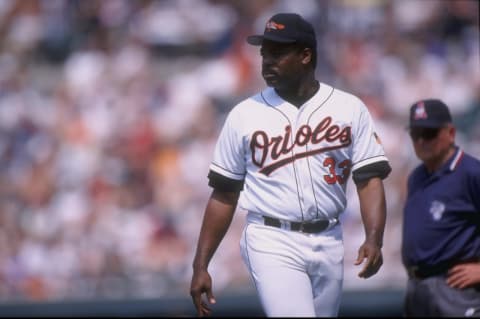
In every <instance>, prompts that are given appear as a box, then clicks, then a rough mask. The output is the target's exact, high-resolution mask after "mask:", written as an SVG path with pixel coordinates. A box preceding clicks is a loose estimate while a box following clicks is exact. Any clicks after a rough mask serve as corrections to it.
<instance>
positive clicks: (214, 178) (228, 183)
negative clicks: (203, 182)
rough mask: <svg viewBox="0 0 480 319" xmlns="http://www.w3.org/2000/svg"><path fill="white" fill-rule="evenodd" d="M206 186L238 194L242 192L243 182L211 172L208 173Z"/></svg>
mask: <svg viewBox="0 0 480 319" xmlns="http://www.w3.org/2000/svg"><path fill="white" fill-rule="evenodd" d="M208 179H209V180H208V185H209V186H210V187H212V188H215V189H218V190H221V191H225V192H240V191H242V190H243V184H244V180H243V179H241V180H239V179H232V178H229V177H226V176H223V175H221V174H219V173H217V172H215V171H213V170H210V172H209V173H208Z"/></svg>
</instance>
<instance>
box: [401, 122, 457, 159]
mask: <svg viewBox="0 0 480 319" xmlns="http://www.w3.org/2000/svg"><path fill="white" fill-rule="evenodd" d="M455 131H456V130H455V127H454V126H453V125H452V124H448V125H446V126H444V127H440V128H435V129H432V128H421V127H418V128H411V129H410V136H411V138H412V143H413V147H414V149H415V154H416V155H417V157H418V158H419V159H420V160H422V161H423V162H425V163H427V164H432V165H435V166H436V164H440V163H443V162H444V160H445V159H446V156H447V155H448V152H449V151H450V150H451V148H452V146H453V145H454V144H455Z"/></svg>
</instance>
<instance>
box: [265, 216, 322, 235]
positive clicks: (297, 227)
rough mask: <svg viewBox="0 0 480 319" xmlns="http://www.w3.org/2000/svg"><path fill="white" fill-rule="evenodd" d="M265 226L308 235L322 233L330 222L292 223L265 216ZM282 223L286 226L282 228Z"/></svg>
mask: <svg viewBox="0 0 480 319" xmlns="http://www.w3.org/2000/svg"><path fill="white" fill-rule="evenodd" d="M263 220H264V221H265V225H267V226H273V227H277V228H284V227H285V229H288V230H293V231H298V232H302V233H307V234H315V233H320V232H322V231H324V230H325V229H327V228H328V226H329V225H330V222H329V221H328V220H326V219H321V220H316V221H312V222H290V221H280V220H279V219H276V218H273V217H268V216H263ZM282 223H283V224H284V225H285V226H284V227H282Z"/></svg>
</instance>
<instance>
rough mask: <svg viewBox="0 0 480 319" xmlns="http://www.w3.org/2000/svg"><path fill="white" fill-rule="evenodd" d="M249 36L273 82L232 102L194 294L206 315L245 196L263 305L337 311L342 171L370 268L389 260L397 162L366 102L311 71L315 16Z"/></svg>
mask: <svg viewBox="0 0 480 319" xmlns="http://www.w3.org/2000/svg"><path fill="white" fill-rule="evenodd" d="M247 42H248V43H249V44H252V45H257V46H260V54H261V56H262V76H263V78H264V80H265V82H266V83H267V85H268V88H266V89H265V90H263V91H261V92H260V93H258V94H256V95H254V96H252V97H250V98H248V99H246V100H244V101H242V102H240V103H239V104H238V105H236V106H235V107H234V108H233V109H232V110H231V111H230V113H229V115H228V116H227V119H226V121H225V123H224V126H223V128H222V131H221V133H220V136H219V138H218V141H217V145H216V148H215V152H214V157H213V161H212V163H211V165H210V172H209V174H208V177H209V185H210V186H211V187H212V188H213V192H212V194H211V197H210V199H209V200H208V203H207V206H206V209H205V214H204V217H203V223H202V227H201V231H200V237H199V240H198V246H197V250H196V254H195V258H194V261H193V276H192V281H191V291H190V293H191V296H192V299H193V303H194V305H195V307H196V309H197V313H198V315H199V316H204V315H210V314H211V309H210V307H209V303H210V304H211V303H215V302H216V300H215V297H214V295H213V292H212V280H211V277H210V275H209V273H208V264H209V262H210V260H211V258H212V256H213V254H214V252H215V251H216V249H217V247H218V245H219V244H220V242H221V240H222V239H223V237H224V235H225V233H226V231H227V230H228V227H229V225H230V222H231V221H232V217H233V214H234V211H235V210H236V207H237V202H238V203H239V205H240V206H241V207H242V208H243V209H244V210H246V211H247V212H248V213H247V218H246V224H245V228H244V230H243V234H242V238H241V242H240V247H241V253H242V257H243V260H244V262H245V264H246V266H247V268H248V270H249V272H250V274H251V277H252V279H253V282H254V284H255V287H256V290H257V292H258V295H259V297H260V302H261V304H262V307H263V310H264V312H265V314H266V315H267V316H306V317H307V316H336V315H337V314H338V309H339V305H340V296H341V290H342V282H343V253H344V250H343V240H342V229H341V225H340V223H339V220H338V218H339V214H341V213H342V212H343V211H344V209H345V207H346V204H347V203H346V196H345V190H346V183H347V180H348V179H349V176H350V175H352V179H353V181H354V182H355V184H356V186H357V192H358V196H359V200H360V207H361V214H362V219H363V223H364V228H365V233H366V237H365V241H364V242H363V243H362V244H361V246H360V248H359V250H358V257H357V260H356V262H355V264H356V265H360V264H362V263H364V265H363V268H362V269H361V271H360V272H359V276H360V277H363V278H368V277H370V276H372V275H374V274H375V273H376V272H377V271H378V270H379V268H380V266H381V265H382V263H383V259H382V252H381V248H382V239H383V232H384V227H385V219H386V208H385V206H386V205H385V194H384V188H383V181H382V180H383V179H384V178H385V177H387V176H388V174H389V173H390V171H391V168H390V165H389V163H388V159H387V157H386V156H385V153H384V150H383V147H382V145H381V143H380V139H379V138H378V136H377V134H376V133H375V128H374V124H373V122H372V118H371V116H370V114H369V112H368V110H367V108H366V106H365V105H364V104H363V103H362V101H361V100H360V99H358V98H357V97H355V96H353V95H351V94H348V93H346V92H343V91H340V90H338V89H335V88H333V87H331V86H330V85H327V84H325V83H320V82H318V81H317V80H316V79H315V67H316V54H317V49H316V35H315V32H314V29H313V27H312V25H311V24H310V23H308V22H307V21H305V20H304V19H303V18H302V17H301V16H300V15H298V14H291V13H280V14H276V15H274V16H273V17H272V18H270V20H269V21H268V22H267V23H266V26H265V30H264V33H263V35H253V36H249V37H248V38H247ZM240 194H241V196H240ZM205 296H206V298H205Z"/></svg>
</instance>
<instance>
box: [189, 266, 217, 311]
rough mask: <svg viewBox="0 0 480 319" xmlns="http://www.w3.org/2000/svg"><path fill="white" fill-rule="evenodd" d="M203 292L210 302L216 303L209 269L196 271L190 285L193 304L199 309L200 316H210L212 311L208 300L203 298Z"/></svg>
mask: <svg viewBox="0 0 480 319" xmlns="http://www.w3.org/2000/svg"><path fill="white" fill-rule="evenodd" d="M203 294H206V296H207V301H208V303H210V304H214V303H215V302H216V300H215V297H214V296H213V293H212V278H211V277H210V274H209V273H208V271H206V270H198V271H194V272H193V276H192V283H191V286H190V295H191V296H192V300H193V304H194V305H195V308H196V309H197V315H198V316H199V317H204V316H210V314H211V313H212V311H211V309H210V307H209V306H208V304H207V302H206V301H205V300H204V299H202V295H203Z"/></svg>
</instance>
